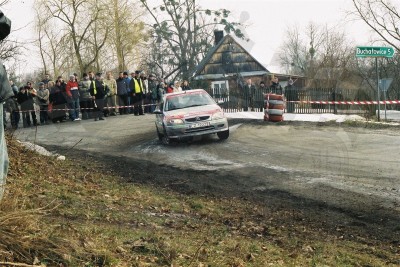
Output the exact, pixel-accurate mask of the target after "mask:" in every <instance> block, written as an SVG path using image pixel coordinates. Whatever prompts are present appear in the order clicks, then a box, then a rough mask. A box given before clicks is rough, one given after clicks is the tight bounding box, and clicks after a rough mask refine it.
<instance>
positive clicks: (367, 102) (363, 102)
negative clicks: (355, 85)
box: [286, 100, 400, 105]
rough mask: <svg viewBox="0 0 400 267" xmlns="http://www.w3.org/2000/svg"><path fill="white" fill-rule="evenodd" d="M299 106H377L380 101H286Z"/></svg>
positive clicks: (394, 101)
mask: <svg viewBox="0 0 400 267" xmlns="http://www.w3.org/2000/svg"><path fill="white" fill-rule="evenodd" d="M286 102H291V103H299V104H325V105H328V104H332V105H377V104H378V101H286ZM379 104H400V100H386V101H379Z"/></svg>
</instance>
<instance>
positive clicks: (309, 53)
mask: <svg viewBox="0 0 400 267" xmlns="http://www.w3.org/2000/svg"><path fill="white" fill-rule="evenodd" d="M303 33H304V34H300V30H299V29H298V28H297V27H296V26H295V27H293V28H288V30H287V31H286V34H285V41H284V42H283V44H282V45H281V47H280V60H281V65H282V66H283V67H285V68H286V72H287V73H289V74H297V75H303V76H306V77H308V81H309V86H317V87H336V86H337V84H338V82H339V81H340V80H343V79H344V76H343V75H345V74H346V73H348V70H349V68H350V69H351V65H352V63H353V61H354V56H353V53H352V51H353V50H352V48H351V46H350V45H349V44H348V42H347V40H346V35H345V33H344V32H340V31H337V30H334V29H330V28H329V27H328V26H321V25H316V24H314V23H310V24H309V25H308V26H307V28H306V30H305V31H303Z"/></svg>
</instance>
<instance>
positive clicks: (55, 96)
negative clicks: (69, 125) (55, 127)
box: [48, 80, 67, 123]
mask: <svg viewBox="0 0 400 267" xmlns="http://www.w3.org/2000/svg"><path fill="white" fill-rule="evenodd" d="M48 85H49V87H50V97H49V102H50V104H51V107H52V108H51V111H50V112H49V113H50V118H51V120H52V122H53V123H55V122H57V121H59V122H64V121H65V120H66V104H67V97H66V93H65V91H64V90H63V86H62V83H61V81H59V80H58V81H56V83H55V84H54V82H52V81H50V82H49V84H48Z"/></svg>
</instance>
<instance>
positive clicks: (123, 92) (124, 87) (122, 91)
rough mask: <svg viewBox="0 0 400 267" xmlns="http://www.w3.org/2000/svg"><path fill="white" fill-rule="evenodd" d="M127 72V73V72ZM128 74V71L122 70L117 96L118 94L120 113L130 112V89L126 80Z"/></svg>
mask: <svg viewBox="0 0 400 267" xmlns="http://www.w3.org/2000/svg"><path fill="white" fill-rule="evenodd" d="M125 73H126V74H125ZM125 75H126V76H128V73H127V72H120V73H119V76H118V79H117V80H116V83H117V96H118V106H119V107H118V112H119V114H120V115H123V114H128V108H127V106H128V105H129V104H128V90H129V83H128V82H127V81H126V79H125V78H124V76H125Z"/></svg>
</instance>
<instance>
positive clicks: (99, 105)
mask: <svg viewBox="0 0 400 267" xmlns="http://www.w3.org/2000/svg"><path fill="white" fill-rule="evenodd" d="M102 76H103V75H102V73H100V72H98V73H96V79H95V80H94V81H93V82H92V83H91V84H90V95H91V96H92V99H93V100H94V107H95V109H96V110H95V111H94V114H93V115H94V120H95V121H98V120H104V117H103V116H104V113H103V109H104V104H105V103H104V100H105V98H107V94H108V93H109V91H110V90H109V89H108V87H107V85H106V84H105V83H104V82H103V77H102Z"/></svg>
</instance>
